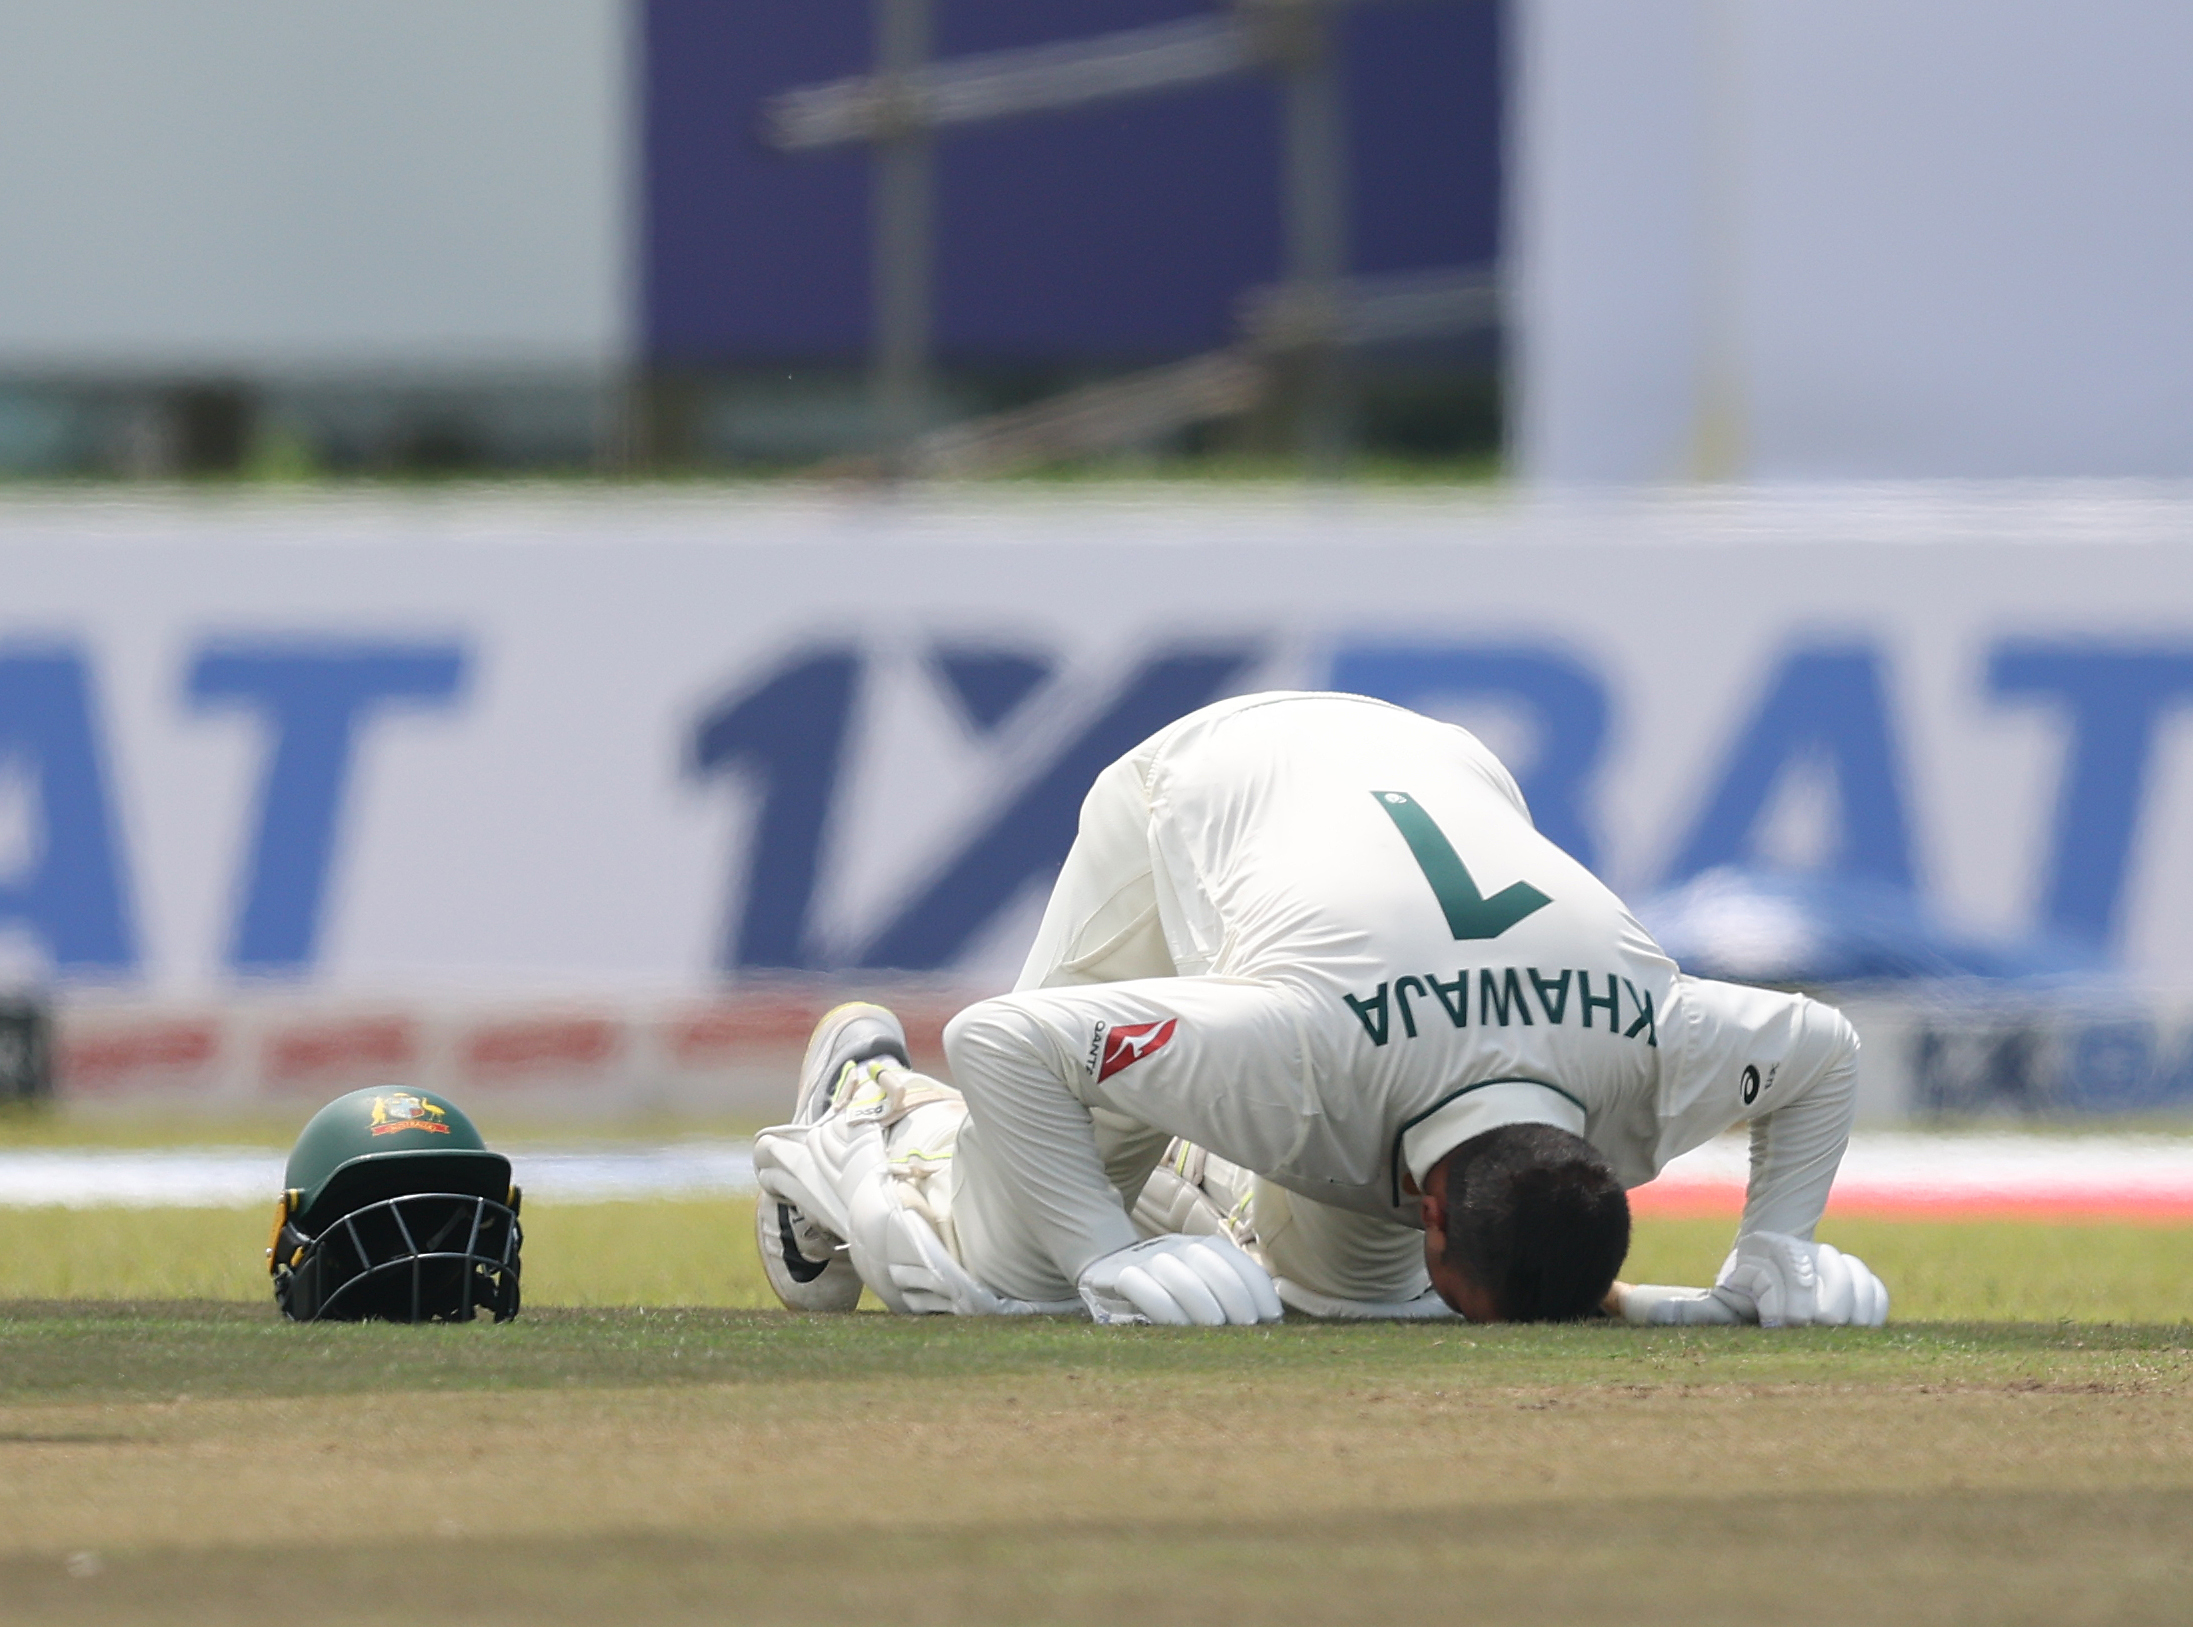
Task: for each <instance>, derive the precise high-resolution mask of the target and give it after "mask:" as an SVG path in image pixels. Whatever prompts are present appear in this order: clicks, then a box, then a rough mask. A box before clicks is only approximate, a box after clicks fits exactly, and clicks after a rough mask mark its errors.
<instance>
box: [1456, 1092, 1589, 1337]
mask: <svg viewBox="0 0 2193 1627" xmlns="http://www.w3.org/2000/svg"><path fill="white" fill-rule="evenodd" d="M1446 1199H1447V1233H1446V1245H1447V1247H1446V1256H1445V1258H1446V1260H1447V1263H1449V1264H1450V1265H1452V1266H1453V1267H1455V1268H1456V1269H1457V1270H1458V1271H1460V1272H1461V1273H1462V1274H1463V1275H1464V1276H1466V1277H1467V1278H1468V1279H1469V1280H1470V1281H1471V1282H1473V1283H1476V1284H1477V1285H1478V1286H1479V1287H1481V1288H1482V1289H1484V1290H1485V1291H1486V1292H1487V1293H1489V1294H1490V1295H1491V1296H1492V1298H1493V1301H1494V1303H1495V1304H1497V1305H1498V1306H1499V1310H1500V1316H1501V1319H1502V1320H1504V1321H1509V1322H1573V1321H1576V1320H1578V1319H1579V1318H1582V1317H1586V1316H1590V1315H1592V1314H1593V1313H1594V1312H1596V1311H1597V1310H1598V1308H1599V1306H1600V1304H1601V1303H1602V1302H1603V1301H1604V1300H1605V1298H1606V1295H1607V1290H1608V1289H1609V1288H1611V1287H1612V1286H1613V1284H1614V1278H1615V1273H1616V1272H1618V1271H1620V1270H1621V1269H1622V1260H1623V1257H1624V1256H1625V1255H1627V1254H1628V1253H1629V1243H1630V1210H1629V1197H1628V1195H1627V1194H1626V1193H1625V1192H1624V1191H1623V1190H1622V1184H1621V1182H1620V1181H1618V1180H1617V1179H1616V1178H1615V1174H1614V1170H1613V1167H1612V1166H1611V1165H1609V1164H1608V1162H1607V1161H1606V1159H1605V1158H1604V1157H1602V1156H1601V1155H1600V1153H1599V1150H1598V1149H1597V1148H1595V1147H1594V1146H1592V1145H1591V1143H1590V1142H1588V1141H1586V1140H1584V1139H1583V1137H1581V1136H1576V1135H1571V1134H1570V1133H1569V1132H1568V1131H1566V1130H1559V1129H1556V1128H1554V1127H1553V1126H1552V1125H1550V1124H1510V1125H1503V1126H1502V1127H1501V1128H1499V1129H1497V1130H1487V1131H1486V1132H1485V1133H1484V1134H1483V1135H1479V1136H1474V1137H1472V1138H1471V1139H1470V1140H1468V1141H1465V1142H1464V1143H1462V1145H1461V1146H1459V1147H1457V1148H1456V1149H1455V1151H1454V1153H1453V1154H1452V1155H1451V1156H1450V1157H1449V1158H1448V1160H1447V1161H1446Z"/></svg>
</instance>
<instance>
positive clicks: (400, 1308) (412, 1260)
mask: <svg viewBox="0 0 2193 1627" xmlns="http://www.w3.org/2000/svg"><path fill="white" fill-rule="evenodd" d="M282 1184H283V1187H284V1191H283V1193H282V1197H281V1202H280V1203H279V1204H278V1205H277V1207H276V1209H275V1213H274V1240H273V1243H272V1245H271V1246H270V1247H269V1248H268V1250H267V1269H268V1270H269V1271H270V1272H272V1273H273V1276H274V1301H275V1303H276V1304H277V1305H279V1306H280V1307H281V1308H282V1314H283V1315H285V1316H287V1317H289V1318H290V1320H292V1321H295V1322H320V1321H339V1322H362V1321H384V1322H469V1321H471V1320H472V1317H473V1315H474V1313H475V1312H478V1311H483V1310H484V1311H487V1312H489V1313H490V1314H491V1315H493V1316H494V1318H495V1320H496V1321H498V1322H504V1321H508V1320H509V1319H510V1318H511V1317H513V1316H516V1315H517V1314H518V1249H519V1245H520V1244H521V1242H522V1241H523V1237H522V1234H521V1233H520V1231H519V1228H518V1189H517V1188H516V1187H515V1186H512V1185H511V1184H510V1160H509V1159H507V1158H505V1157H504V1156H503V1155H502V1154H501V1153H497V1152H490V1151H488V1149H487V1143H486V1142H484V1141H483V1140H481V1139H480V1132H479V1131H478V1130H476V1129H474V1128H473V1125H472V1121H471V1120H470V1119H469V1118H467V1117H465V1115H464V1113H463V1111H462V1110H461V1109H459V1108H458V1106H457V1105H456V1104H455V1103H454V1102H452V1101H450V1100H449V1099H448V1098H447V1097H444V1096H438V1095H436V1094H434V1093H433V1092H432V1091H426V1090H392V1089H367V1090H354V1091H352V1092H351V1093H350V1094H349V1095H347V1096H338V1097H337V1098H336V1099H335V1100H334V1101H332V1102H329V1103H328V1104H327V1106H325V1107H323V1108H321V1109H320V1111H319V1112H317V1113H315V1114H313V1116H312V1121H311V1122H310V1123H309V1124H307V1125H306V1126H305V1128H304V1133H303V1134H302V1135H300V1136H299V1137H298V1138H297V1145H296V1147H295V1149H294V1150H292V1151H291V1153H290V1155H289V1168H288V1172H287V1173H286V1174H285V1176H284V1177H283V1182H282Z"/></svg>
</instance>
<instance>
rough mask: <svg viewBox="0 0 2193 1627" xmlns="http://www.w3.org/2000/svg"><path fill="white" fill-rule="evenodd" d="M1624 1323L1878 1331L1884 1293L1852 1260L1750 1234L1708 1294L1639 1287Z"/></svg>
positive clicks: (1625, 1306) (1830, 1249)
mask: <svg viewBox="0 0 2193 1627" xmlns="http://www.w3.org/2000/svg"><path fill="white" fill-rule="evenodd" d="M1622 1316H1623V1319H1624V1320H1625V1321H1629V1322H1635V1323H1638V1324H1640V1325H1645V1326H1653V1325H1657V1326H1668V1325H1682V1326H1689V1327H1699V1326H1721V1327H1733V1326H1735V1325H1736V1324H1737V1323H1740V1322H1756V1323H1758V1324H1759V1325H1760V1326H1762V1327H1769V1328H1780V1327H1861V1328H1877V1327H1879V1326H1881V1324H1882V1323H1884V1322H1886V1321H1887V1320H1888V1289H1887V1287H1886V1286H1885V1285H1884V1284H1883V1283H1882V1281H1881V1279H1880V1278H1879V1277H1876V1276H1875V1275H1874V1274H1873V1273H1872V1271H1870V1270H1869V1269H1867V1267H1866V1263H1865V1261H1863V1260H1861V1259H1859V1258H1858V1257H1857V1256H1856V1255H1855V1254H1845V1253H1844V1252H1843V1251H1842V1250H1841V1249H1839V1248H1837V1247H1835V1245H1834V1244H1832V1243H1808V1242H1805V1241H1804V1240H1803V1239H1802V1238H1797V1237H1788V1236H1785V1235H1783V1234H1782V1233H1780V1232H1747V1233H1746V1234H1745V1235H1744V1236H1742V1237H1739V1238H1738V1239H1737V1240H1736V1247H1735V1248H1734V1249H1733V1250H1731V1251H1730V1254H1729V1257H1728V1259H1727V1260H1726V1261H1725V1262H1723V1264H1722V1266H1721V1275H1720V1277H1719V1278H1718V1280H1717V1281H1716V1282H1715V1284H1714V1286H1713V1287H1711V1288H1663V1287H1660V1286H1659V1285H1657V1284H1654V1283H1640V1284H1638V1285H1637V1286H1636V1287H1634V1288H1631V1289H1629V1290H1628V1291H1627V1292H1626V1293H1624V1294H1623V1296H1622Z"/></svg>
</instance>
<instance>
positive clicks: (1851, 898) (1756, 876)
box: [1637, 865, 2105, 984]
mask: <svg viewBox="0 0 2193 1627" xmlns="http://www.w3.org/2000/svg"><path fill="white" fill-rule="evenodd" d="M1637 916H1638V919H1639V920H1641V921H1643V922H1644V924H1645V927H1646V929H1647V930H1648V931H1650V932H1651V933H1652V935H1653V936H1654V937H1655V938H1657V939H1658V940H1659V943H1660V947H1661V948H1663V949H1665V950H1666V951H1667V952H1668V953H1669V954H1670V955H1672V956H1674V957H1675V960H1676V963H1677V964H1678V965H1680V966H1681V967H1682V968H1683V970H1684V971H1686V972H1690V973H1692V974H1694V975H1696V976H1699V977H1716V978H1724V979H1726V980H1728V981H1730V982H1736V983H1799V984H1826V983H1901V982H1909V981H1913V980H1917V979H1943V978H1984V979H1988V980H1991V981H2004V982H2022V983H2029V982H2046V981H2055V980H2063V979H2075V978H2079V977H2083V976H2085V975H2087V974H2090V973H2094V972H2098V971H2101V970H2103V969H2104V964H2105V963H2104V961H2103V959H2102V957H2101V955H2100V954H2099V953H2098V952H2097V951H2095V950H2092V949H2089V948H2086V947H2084V946H2081V945H2078V944H2073V943H2066V942H2064V941H2062V940H2060V939H2052V938H2029V939H2026V940H2024V941H2022V942H2017V943H1996V942H1987V941H1983V940H1980V939H1976V938H1968V937H1964V936H1961V935H1960V934H1957V933H1954V932H1951V931H1949V930H1948V929H1947V928H1945V927H1943V926H1942V925H1940V924H1939V923H1938V922H1936V921H1935V920H1934V919H1933V918H1932V917H1931V916H1930V914H1929V913H1928V912H1927V910H1926V908H1925V907H1924V906H1923V905H1922V904H1921V903H1920V901H1919V899H1918V898H1917V897H1916V896H1915V895H1914V894H1912V893H1911V892H1909V891H1907V890H1906V889H1904V888H1901V887H1896V886H1893V885H1890V884H1888V883H1885V882H1879V881H1867V880H1862V879H1856V878H1853V877H1849V876H1838V875H1827V874H1820V873H1810V874H1805V873H1792V872H1787V871H1777V870H1763V869H1753V868H1749V867H1743V866H1735V865H1723V866H1720V867H1717V868H1715V869H1712V870H1706V871H1703V872H1701V873H1700V874H1698V875H1696V876H1693V877H1691V878H1690V879H1689V880H1688V881H1686V882H1684V883H1683V884H1682V885H1681V886H1678V887H1673V888H1670V889H1669V890H1667V891H1666V892H1662V893H1657V894H1655V895H1653V896H1652V897H1650V898H1648V899H1646V900H1644V902H1643V903H1641V904H1640V905H1639V906H1638V909H1637Z"/></svg>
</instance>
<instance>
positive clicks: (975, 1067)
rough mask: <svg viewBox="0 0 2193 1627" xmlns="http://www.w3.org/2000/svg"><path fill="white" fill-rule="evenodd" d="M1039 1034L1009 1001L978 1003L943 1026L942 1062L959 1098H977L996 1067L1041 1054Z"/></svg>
mask: <svg viewBox="0 0 2193 1627" xmlns="http://www.w3.org/2000/svg"><path fill="white" fill-rule="evenodd" d="M1041 1048H1042V1034H1041V1031H1040V1029H1039V1028H1038V1026H1037V1024H1036V1021H1035V1019H1034V1018H1033V1017H1031V1016H1029V1015H1028V1013H1027V1012H1025V1011H1022V1010H1021V1009H1020V1008H1019V1007H1018V1006H1016V1005H1014V1004H1013V1002H1012V1001H1011V1000H1007V999H999V1000H982V1001H978V1002H977V1003H976V1004H974V1005H971V1006H969V1007H968V1008H967V1009H966V1010H965V1011H962V1012H961V1013H960V1014H959V1015H958V1016H956V1017H954V1018H953V1019H952V1020H951V1021H950V1022H948V1023H946V1024H945V1025H944V1058H945V1060H946V1061H947V1062H948V1063H950V1064H951V1069H952V1083H953V1084H954V1085H956V1086H958V1087H959V1090H960V1092H961V1094H963V1095H966V1096H969V1097H973V1096H977V1095H980V1094H981V1092H982V1088H983V1084H984V1082H985V1081H986V1080H988V1079H990V1078H992V1077H993V1076H994V1074H995V1070H996V1065H997V1064H998V1063H999V1062H1001V1061H1009V1060H1011V1059H1014V1058H1026V1057H1034V1056H1038V1055H1040V1054H1041Z"/></svg>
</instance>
